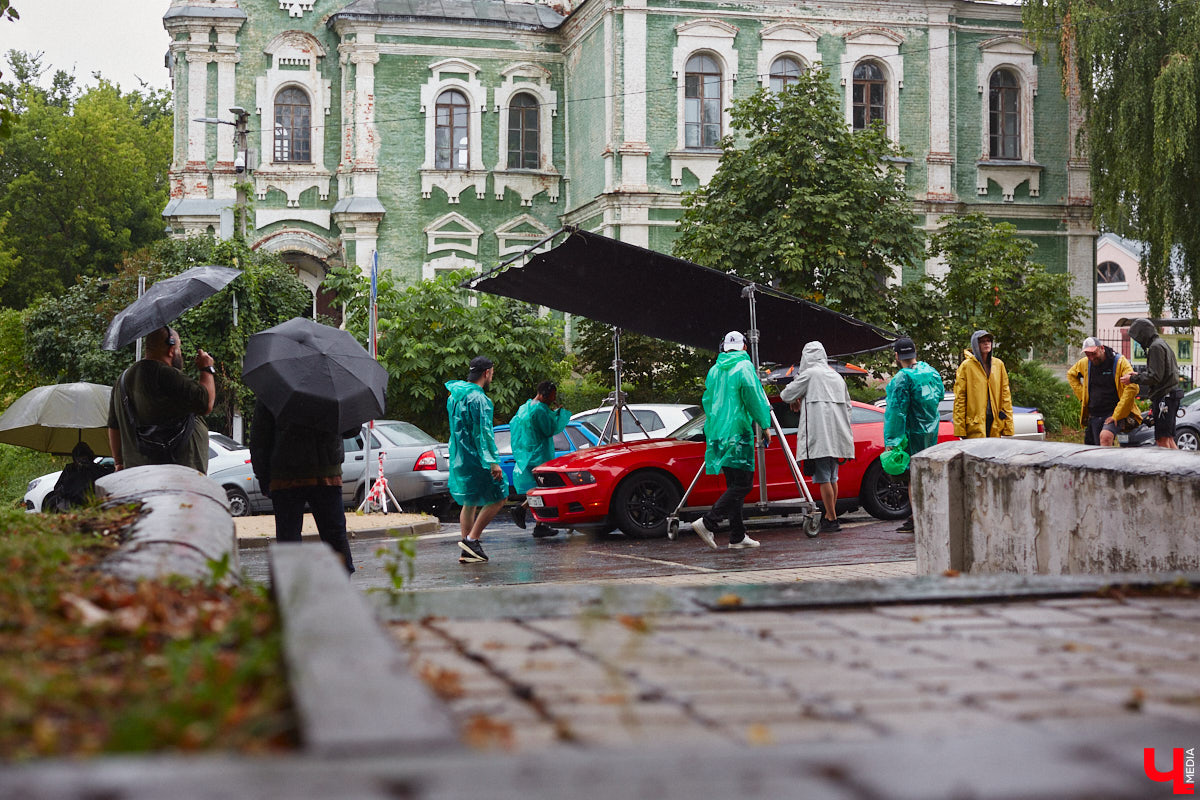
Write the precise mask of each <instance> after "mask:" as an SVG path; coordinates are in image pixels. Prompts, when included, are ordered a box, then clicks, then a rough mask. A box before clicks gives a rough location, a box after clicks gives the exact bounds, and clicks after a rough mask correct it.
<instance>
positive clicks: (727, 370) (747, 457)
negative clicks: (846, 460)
mask: <svg viewBox="0 0 1200 800" xmlns="http://www.w3.org/2000/svg"><path fill="white" fill-rule="evenodd" d="M722 350H723V351H724V352H722V353H721V355H719V356H718V357H717V363H716V364H714V365H713V367H712V369H710V370H709V371H708V377H707V378H705V380H704V400H703V404H704V414H705V420H704V438H705V441H706V445H705V449H704V470H705V472H707V473H708V474H709V475H716V474H717V473H718V472H721V473H724V475H725V493H724V494H723V495H721V497H720V498H718V500H717V502H716V503H714V504H713V507H712V508H711V509H710V510H709V512H708V513H707V514H705V515H704V516H703V517H701V518H700V519H698V520H696V521H695V522H693V523H692V530H694V531H695V532H696V535H697V536H699V537H700V538H701V539H702V540H703V541H704V543H705V544H706V545H708V546H709V547H711V548H712V549H714V550H716V549H717V542H716V539H715V538H714V537H713V533H712V532H713V529H715V528H716V527H717V526H718V525H719V524H720V523H721V521H722V520H724V519H728V520H729V549H730V550H739V549H741V548H743V547H758V544H759V543H758V542H756V541H755V540H754V539H751V538H750V537H749V536H747V535H746V523H745V521H744V520H743V519H742V505H743V504H744V503H745V501H746V495H748V494H749V493H750V489H751V488H752V487H753V485H754V484H753V481H754V423H758V426H759V427H760V428H762V430H763V440H764V443H765V445H766V446H770V444H771V405H770V403H769V402H768V401H767V395H766V394H765V393H764V392H763V388H762V382H761V381H760V380H759V379H758V375H757V374H756V373H755V371H754V364H753V363H752V362H751V361H750V356H749V355H748V354H747V353H746V340H745V338H744V337H743V336H742V334H741V333H739V332H738V331H730V332H729V333H727V334H725V342H724V344H723V345H722Z"/></svg>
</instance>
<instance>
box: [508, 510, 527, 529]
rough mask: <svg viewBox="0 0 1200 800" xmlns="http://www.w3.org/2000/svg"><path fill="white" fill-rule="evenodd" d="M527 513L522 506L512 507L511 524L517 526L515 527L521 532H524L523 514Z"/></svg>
mask: <svg viewBox="0 0 1200 800" xmlns="http://www.w3.org/2000/svg"><path fill="white" fill-rule="evenodd" d="M528 511H529V509H527V508H525V505H524V504H522V505H519V506H513V510H512V520H513V522H515V523H516V524H517V527H518V528H520V529H521V530H525V514H526V513H527V512H528Z"/></svg>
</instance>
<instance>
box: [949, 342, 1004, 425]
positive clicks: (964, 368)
mask: <svg viewBox="0 0 1200 800" xmlns="http://www.w3.org/2000/svg"><path fill="white" fill-rule="evenodd" d="M1012 415H1013V409H1012V394H1011V393H1010V392H1009V389H1008V369H1007V368H1006V367H1005V366H1004V362H1003V361H1001V360H1000V359H998V358H996V357H994V356H993V355H992V335H991V334H990V333H988V332H987V331H975V333H974V334H972V335H971V349H970V350H964V351H963V362H962V364H960V365H959V367H958V373H957V375H956V376H955V378H954V435H955V436H959V437H961V438H963V439H982V438H984V437H988V436H991V437H996V438H998V437H1000V436H1012V435H1013V418H1012Z"/></svg>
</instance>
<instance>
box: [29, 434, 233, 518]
mask: <svg viewBox="0 0 1200 800" xmlns="http://www.w3.org/2000/svg"><path fill="white" fill-rule="evenodd" d="M96 463H97V464H106V465H108V466H112V463H113V460H112V458H110V457H109V456H97V457H96ZM248 463H250V451H249V450H248V449H246V447H245V446H244V445H240V444H238V443H237V442H235V441H234V440H233V439H230V438H229V437H228V436H226V435H225V434H223V433H213V432H212V431H209V434H208V473H209V474H210V475H211V474H212V473H213V472H216V471H217V470H222V469H227V468H229V467H232V466H235V465H237V464H248ZM61 475H62V470H59V471H58V472H51V473H50V474H49V475H43V476H41V477H40V478H34V479H33V480H31V481H30V482H29V486H28V487H26V490H25V510H26V511H41V510H42V507H43V506H44V505H45V502H46V496H47V495H49V494H50V492H52V491H54V487H55V485H57V484H58V478H59V476H61Z"/></svg>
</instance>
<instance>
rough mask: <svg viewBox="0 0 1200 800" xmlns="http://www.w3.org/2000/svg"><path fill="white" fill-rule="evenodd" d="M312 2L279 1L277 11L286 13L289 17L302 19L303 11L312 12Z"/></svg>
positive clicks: (310, 0)
mask: <svg viewBox="0 0 1200 800" xmlns="http://www.w3.org/2000/svg"><path fill="white" fill-rule="evenodd" d="M313 2H314V0H279V10H280V11H286V12H288V16H289V17H303V16H304V12H305V11H312V10H313Z"/></svg>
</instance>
